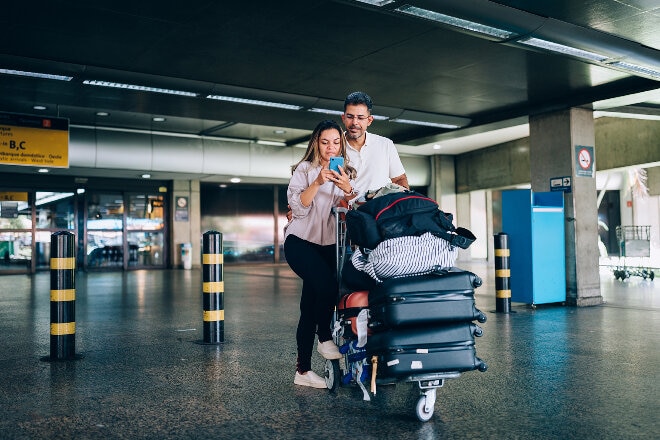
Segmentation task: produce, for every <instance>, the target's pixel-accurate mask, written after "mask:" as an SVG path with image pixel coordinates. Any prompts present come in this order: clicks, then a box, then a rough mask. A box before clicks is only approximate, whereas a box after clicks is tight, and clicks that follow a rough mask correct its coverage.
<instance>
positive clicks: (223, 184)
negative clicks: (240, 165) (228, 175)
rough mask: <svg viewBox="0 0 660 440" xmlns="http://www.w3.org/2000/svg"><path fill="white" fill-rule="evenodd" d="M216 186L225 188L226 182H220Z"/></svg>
mask: <svg viewBox="0 0 660 440" xmlns="http://www.w3.org/2000/svg"><path fill="white" fill-rule="evenodd" d="M218 186H219V187H220V188H227V184H226V183H221V184H220V185H218Z"/></svg>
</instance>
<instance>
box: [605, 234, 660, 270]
mask: <svg viewBox="0 0 660 440" xmlns="http://www.w3.org/2000/svg"><path fill="white" fill-rule="evenodd" d="M616 238H617V239H618V241H619V265H618V266H617V267H616V268H615V269H614V271H613V272H614V278H616V279H620V280H622V281H623V280H625V279H626V278H629V277H631V276H639V277H642V278H644V279H647V278H648V279H650V280H651V281H653V279H654V278H655V272H654V271H653V269H651V267H650V265H649V264H636V265H633V266H629V265H628V263H629V261H628V259H629V258H634V259H635V260H633V261H634V262H637V263H649V260H650V257H651V227H650V226H617V227H616Z"/></svg>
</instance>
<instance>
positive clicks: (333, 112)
mask: <svg viewBox="0 0 660 440" xmlns="http://www.w3.org/2000/svg"><path fill="white" fill-rule="evenodd" d="M307 111H309V112H314V113H324V114H326V115H338V116H341V115H343V114H344V112H343V111H341V110H330V109H328V108H316V107H312V108H310V109H308V110H307Z"/></svg>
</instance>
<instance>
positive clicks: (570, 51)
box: [519, 37, 608, 62]
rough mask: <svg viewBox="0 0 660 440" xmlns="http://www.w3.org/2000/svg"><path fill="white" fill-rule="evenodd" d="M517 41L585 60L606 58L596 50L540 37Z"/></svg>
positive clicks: (602, 59)
mask: <svg viewBox="0 0 660 440" xmlns="http://www.w3.org/2000/svg"><path fill="white" fill-rule="evenodd" d="M519 43H520V44H524V45H526V46H533V47H537V48H539V49H545V50H549V51H550V52H556V53H559V54H562V55H570V56H573V57H576V58H581V59H583V60H587V61H597V62H603V61H605V60H606V59H607V58H608V57H607V56H606V55H602V54H599V53H596V52H590V51H588V50H582V49H577V48H575V47H571V46H566V45H564V44H559V43H553V42H552V41H548V40H543V39H541V38H534V37H529V38H525V39H522V40H520V41H519Z"/></svg>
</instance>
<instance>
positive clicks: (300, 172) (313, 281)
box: [284, 92, 409, 388]
mask: <svg viewBox="0 0 660 440" xmlns="http://www.w3.org/2000/svg"><path fill="white" fill-rule="evenodd" d="M372 106H373V105H372V102H371V98H370V97H369V95H367V94H366V93H363V92H353V93H351V94H350V95H348V96H347V97H346V100H345V101H344V114H343V115H342V117H341V119H342V121H343V123H344V126H345V127H346V131H345V132H342V129H341V127H339V125H338V124H337V123H336V122H334V121H323V122H321V123H319V124H318V125H317V126H316V128H315V129H314V132H313V133H312V137H311V139H310V140H309V144H308V145H307V151H306V152H305V155H304V156H303V158H302V160H301V161H300V162H298V163H297V164H296V165H294V166H293V167H292V169H293V176H292V177H291V181H290V182H289V188H288V190H287V198H288V202H289V206H290V207H291V214H292V217H291V219H290V221H289V223H288V224H287V225H286V226H285V228H284V252H285V254H286V258H287V261H288V263H289V266H291V269H293V271H294V272H295V273H296V274H297V275H298V276H299V277H300V278H301V279H302V280H303V287H302V295H301V298H300V320H299V322H298V329H297V331H296V342H297V346H298V360H297V363H296V374H295V378H294V383H295V384H296V385H302V386H310V387H314V388H326V383H325V380H324V379H323V378H321V377H319V376H318V375H317V374H316V373H314V371H312V354H313V349H314V339H315V337H316V335H317V334H318V347H317V350H318V352H319V353H320V354H321V355H322V356H323V357H324V358H326V359H339V358H341V354H340V353H339V350H338V348H337V346H336V345H335V343H334V342H333V340H332V333H331V330H330V325H331V321H332V313H333V310H334V306H335V303H336V301H337V293H338V285H337V278H336V268H337V262H336V257H335V243H336V239H337V237H336V230H335V221H334V217H333V214H332V212H331V209H332V207H334V206H338V205H339V204H340V203H342V201H345V202H350V201H351V200H352V199H354V198H355V197H357V196H358V195H360V194H363V193H365V192H367V191H368V190H372V189H377V188H381V187H383V186H385V185H387V184H388V183H390V182H393V183H397V184H399V185H402V186H405V187H408V186H409V185H408V179H407V177H406V174H405V170H404V168H403V165H402V164H401V159H400V158H399V155H398V153H397V151H396V148H395V147H394V143H393V142H392V141H391V140H390V139H387V138H385V137H382V136H378V135H375V134H371V133H367V127H369V126H370V125H371V123H372V122H373V116H372V115H371V111H372ZM333 156H341V157H343V158H344V166H343V167H340V168H339V172H336V171H334V170H330V169H329V162H330V158H331V157H333Z"/></svg>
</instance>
